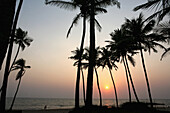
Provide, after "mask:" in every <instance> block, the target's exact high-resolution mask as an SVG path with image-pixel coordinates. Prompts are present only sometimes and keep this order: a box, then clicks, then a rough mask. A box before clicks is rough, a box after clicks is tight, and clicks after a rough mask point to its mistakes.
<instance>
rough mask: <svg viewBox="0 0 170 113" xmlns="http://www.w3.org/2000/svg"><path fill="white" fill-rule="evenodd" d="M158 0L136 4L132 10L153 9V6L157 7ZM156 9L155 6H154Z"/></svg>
mask: <svg viewBox="0 0 170 113" xmlns="http://www.w3.org/2000/svg"><path fill="white" fill-rule="evenodd" d="M159 2H160V0H152V1H148V2H147V3H144V4H142V5H139V6H136V7H135V8H134V9H133V11H137V10H139V9H149V8H151V9H154V8H155V7H158V5H159ZM156 9H157V8H156Z"/></svg>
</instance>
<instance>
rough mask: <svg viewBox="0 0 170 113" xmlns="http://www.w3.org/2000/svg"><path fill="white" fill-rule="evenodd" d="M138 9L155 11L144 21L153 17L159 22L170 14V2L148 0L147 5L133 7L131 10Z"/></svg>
mask: <svg viewBox="0 0 170 113" xmlns="http://www.w3.org/2000/svg"><path fill="white" fill-rule="evenodd" d="M139 9H155V12H154V14H152V15H151V16H149V17H148V18H147V19H146V20H151V19H153V18H155V17H157V18H158V22H160V21H161V20H162V19H163V18H164V17H165V16H166V15H169V13H170V1H169V0H148V2H147V3H144V4H142V5H139V6H137V7H135V8H134V9H133V10H134V11H137V10H139Z"/></svg>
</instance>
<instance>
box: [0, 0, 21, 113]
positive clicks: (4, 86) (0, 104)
mask: <svg viewBox="0 0 170 113" xmlns="http://www.w3.org/2000/svg"><path fill="white" fill-rule="evenodd" d="M22 4H23V0H20V2H19V5H18V8H17V11H16V14H15V19H14V23H13V26H12V31H11V38H10V44H9V48H8V54H7V60H6V66H5V72H4V79H3V83H2V92H1V98H0V111H1V112H5V104H6V91H7V84H8V75H9V68H10V61H11V56H12V49H13V42H14V35H15V30H16V26H17V22H18V18H19V13H20V10H21V7H22Z"/></svg>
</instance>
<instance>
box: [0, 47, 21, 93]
mask: <svg viewBox="0 0 170 113" xmlns="http://www.w3.org/2000/svg"><path fill="white" fill-rule="evenodd" d="M20 47H21V45H19V46H18V50H17V53H16V55H15V58H14V60H13V62H12V65H11V67H10V69H9V73H8V76H9V74H10V72H11V69H12V67H13V65H14V63H15V61H16V59H17V56H18V54H19V50H20ZM1 91H2V86H1V89H0V92H1Z"/></svg>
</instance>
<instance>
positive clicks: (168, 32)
mask: <svg viewBox="0 0 170 113" xmlns="http://www.w3.org/2000/svg"><path fill="white" fill-rule="evenodd" d="M155 30H156V32H159V33H160V34H162V35H163V36H164V37H165V38H167V42H168V43H169V42H170V38H169V37H170V20H169V21H165V22H162V23H160V24H159V25H158V26H157V27H156V29H155ZM169 51H170V47H169V48H167V49H165V52H164V53H163V54H162V56H161V60H162V59H163V57H165V56H166V55H167V53H169Z"/></svg>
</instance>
